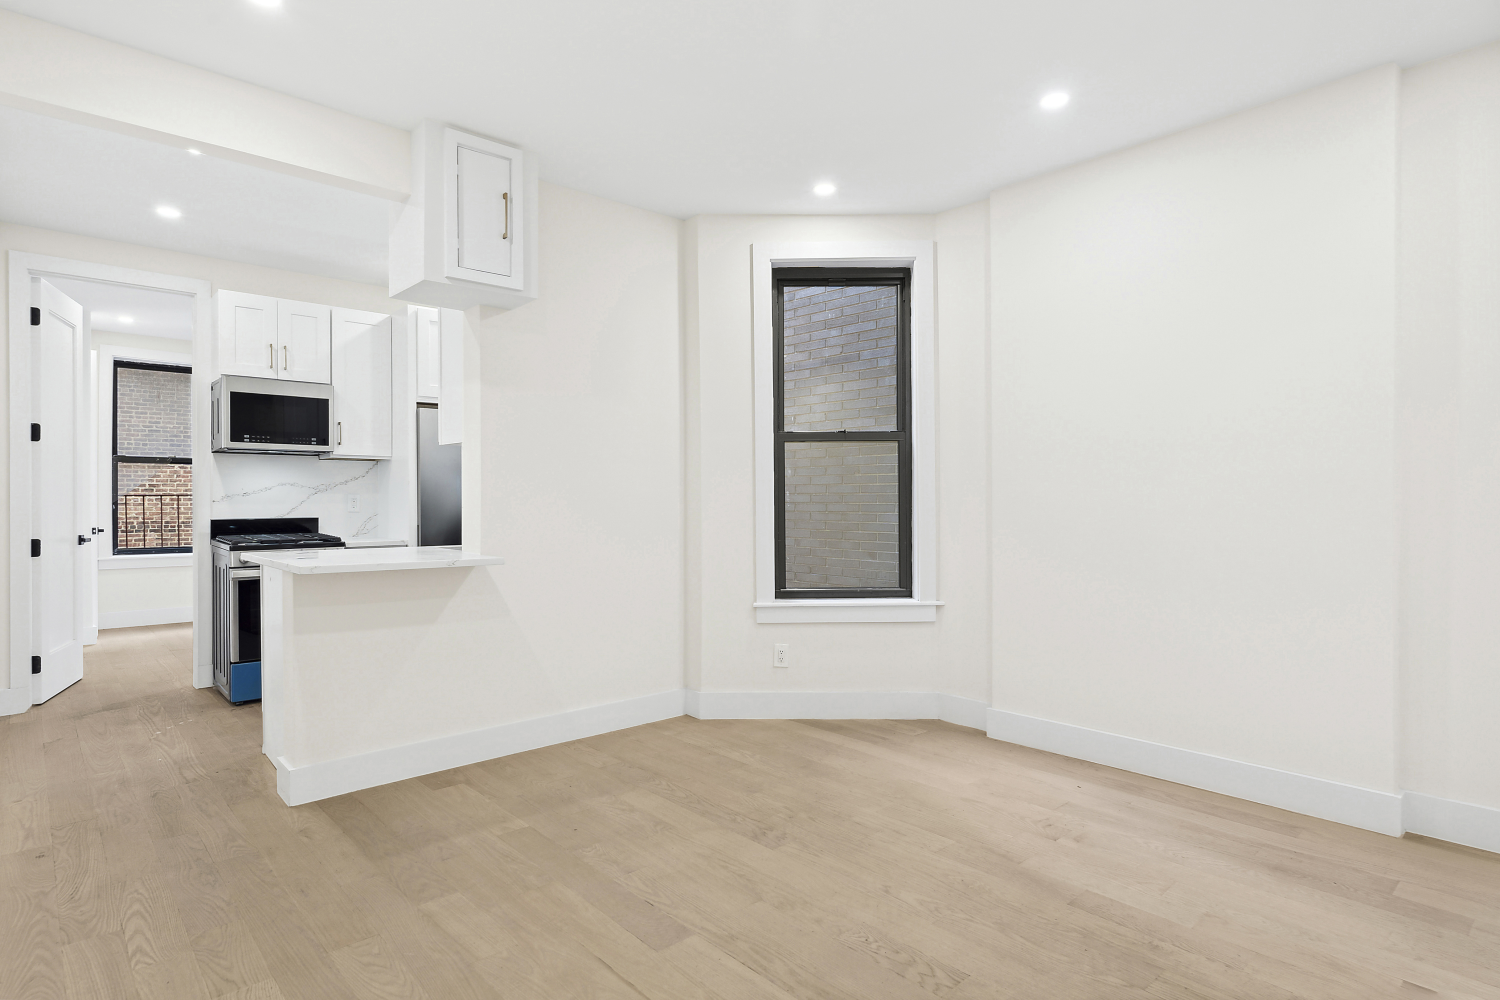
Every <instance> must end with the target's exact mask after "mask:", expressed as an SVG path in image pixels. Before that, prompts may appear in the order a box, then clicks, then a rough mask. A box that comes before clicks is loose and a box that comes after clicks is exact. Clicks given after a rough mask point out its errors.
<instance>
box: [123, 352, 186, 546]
mask: <svg viewBox="0 0 1500 1000" xmlns="http://www.w3.org/2000/svg"><path fill="white" fill-rule="evenodd" d="M121 368H133V369H137V370H140V371H149V372H180V373H182V374H184V375H188V376H191V375H192V374H193V368H192V366H191V365H171V364H163V363H158V362H154V361H131V360H129V359H127V358H116V359H115V364H114V368H113V369H112V370H111V371H110V376H109V377H110V384H109V399H110V403H109V452H110V477H109V478H110V498H109V511H110V525H109V537H110V553H111V554H112V555H117V556H158V555H168V554H171V553H180V552H191V551H193V547H192V546H191V545H173V546H168V547H161V548H154V549H121V548H120V463H121V462H124V463H125V464H127V465H192V464H193V457H192V456H191V455H189V456H188V457H187V458H181V457H178V456H172V457H170V458H163V457H161V456H157V455H121V454H120V369H121ZM191 436H192V435H191V431H189V439H190V440H191Z"/></svg>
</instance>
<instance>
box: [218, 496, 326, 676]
mask: <svg viewBox="0 0 1500 1000" xmlns="http://www.w3.org/2000/svg"><path fill="white" fill-rule="evenodd" d="M209 547H210V549H212V551H213V557H214V687H216V688H218V689H219V693H220V694H222V695H223V696H224V697H225V698H228V699H229V700H230V701H231V702H233V703H234V704H236V705H239V704H243V703H244V702H247V701H255V700H257V699H259V698H260V567H259V566H257V565H255V564H254V563H247V562H245V561H244V558H243V556H244V555H247V554H250V553H256V552H274V551H287V550H297V549H331V548H343V547H344V540H343V539H342V538H339V537H337V536H336V535H325V534H323V533H322V532H320V531H318V519H317V518H315V517H276V518H265V517H262V518H226V519H223V520H219V519H215V520H213V521H211V522H209Z"/></svg>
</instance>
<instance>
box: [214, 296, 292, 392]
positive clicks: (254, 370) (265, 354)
mask: <svg viewBox="0 0 1500 1000" xmlns="http://www.w3.org/2000/svg"><path fill="white" fill-rule="evenodd" d="M214 298H215V299H216V300H217V301H218V304H219V308H218V314H219V315H218V324H219V372H218V373H219V374H220V375H249V376H250V377H251V378H275V377H276V373H277V371H278V368H277V367H276V365H277V363H278V361H277V353H276V300H275V299H273V298H269V297H267V296H265V295H248V294H246V293H245V292H225V291H221V292H219V293H218V294H217V295H215V296H214Z"/></svg>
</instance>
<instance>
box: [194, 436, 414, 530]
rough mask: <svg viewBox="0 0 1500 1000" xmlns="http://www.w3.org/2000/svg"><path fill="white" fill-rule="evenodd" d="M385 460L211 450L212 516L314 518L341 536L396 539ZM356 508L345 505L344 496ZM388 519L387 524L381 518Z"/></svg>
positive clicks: (321, 525)
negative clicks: (354, 498)
mask: <svg viewBox="0 0 1500 1000" xmlns="http://www.w3.org/2000/svg"><path fill="white" fill-rule="evenodd" d="M389 465H390V463H389V462H376V461H321V460H319V459H317V458H311V457H308V456H304V455H224V454H218V455H214V462H213V472H212V476H213V479H212V483H211V486H210V489H211V496H212V498H213V506H212V511H213V513H212V516H213V517H215V518H226V517H316V518H317V519H318V530H320V531H324V532H327V533H328V534H331V535H338V536H339V537H341V538H402V537H404V536H403V533H402V530H401V527H400V525H399V524H397V523H396V522H397V521H398V520H399V518H395V517H391V516H390V514H391V511H392V504H391V503H390V502H389V498H390V482H389V480H390V478H391V477H390V471H389ZM351 494H353V495H356V496H358V498H359V500H358V503H359V509H358V510H357V511H351V510H349V497H350V495H351ZM383 521H390V522H391V523H389V524H387V523H383Z"/></svg>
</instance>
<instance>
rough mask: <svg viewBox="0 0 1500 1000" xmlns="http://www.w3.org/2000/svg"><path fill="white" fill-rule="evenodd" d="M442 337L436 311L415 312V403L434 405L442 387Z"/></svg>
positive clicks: (419, 310) (424, 309)
mask: <svg viewBox="0 0 1500 1000" xmlns="http://www.w3.org/2000/svg"><path fill="white" fill-rule="evenodd" d="M442 343H443V341H442V337H441V335H440V333H439V331H438V311H437V310H436V309H427V308H422V309H418V310H417V402H419V403H436V402H437V401H438V395H439V394H440V391H441V390H440V389H439V386H441V385H442V379H443V369H442Z"/></svg>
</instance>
